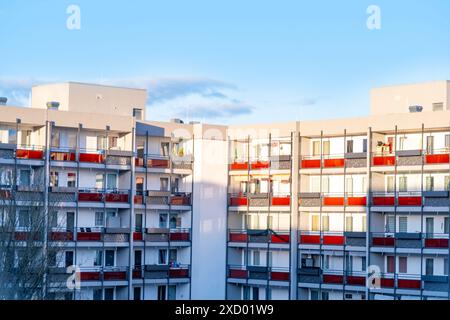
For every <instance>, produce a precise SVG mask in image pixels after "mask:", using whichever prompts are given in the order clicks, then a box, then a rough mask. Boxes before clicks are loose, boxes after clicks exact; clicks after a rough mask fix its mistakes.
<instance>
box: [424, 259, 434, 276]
mask: <svg viewBox="0 0 450 320" xmlns="http://www.w3.org/2000/svg"><path fill="white" fill-rule="evenodd" d="M425 274H426V275H427V276H432V275H433V274H434V259H431V258H428V259H426V260H425Z"/></svg>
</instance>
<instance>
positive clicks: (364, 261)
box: [361, 257, 367, 271]
mask: <svg viewBox="0 0 450 320" xmlns="http://www.w3.org/2000/svg"><path fill="white" fill-rule="evenodd" d="M366 263H367V261H366V257H361V270H362V271H366V269H367V268H366Z"/></svg>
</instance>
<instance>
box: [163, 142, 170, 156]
mask: <svg viewBox="0 0 450 320" xmlns="http://www.w3.org/2000/svg"><path fill="white" fill-rule="evenodd" d="M169 149H170V143H169V142H161V155H162V156H163V157H168V156H169Z"/></svg>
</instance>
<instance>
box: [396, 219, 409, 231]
mask: <svg viewBox="0 0 450 320" xmlns="http://www.w3.org/2000/svg"><path fill="white" fill-rule="evenodd" d="M398 226H399V232H403V233H406V232H408V217H399V218H398Z"/></svg>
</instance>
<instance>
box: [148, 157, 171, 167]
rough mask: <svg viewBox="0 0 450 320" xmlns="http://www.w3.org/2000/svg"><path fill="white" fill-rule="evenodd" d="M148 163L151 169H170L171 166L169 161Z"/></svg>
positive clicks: (157, 160) (159, 160)
mask: <svg viewBox="0 0 450 320" xmlns="http://www.w3.org/2000/svg"><path fill="white" fill-rule="evenodd" d="M147 163H148V166H149V167H150V168H160V169H168V168H169V166H170V163H169V160H167V159H149V160H148V161H147Z"/></svg>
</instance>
